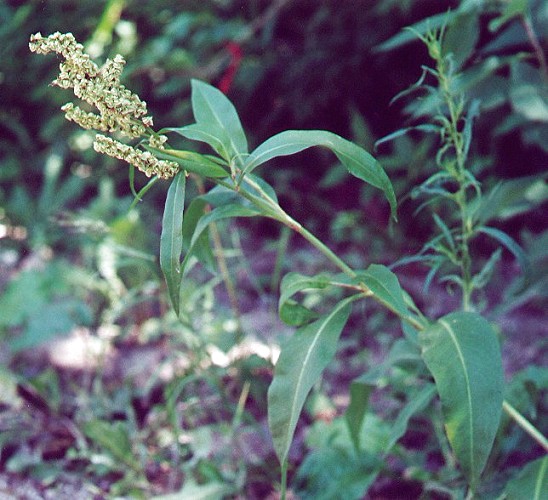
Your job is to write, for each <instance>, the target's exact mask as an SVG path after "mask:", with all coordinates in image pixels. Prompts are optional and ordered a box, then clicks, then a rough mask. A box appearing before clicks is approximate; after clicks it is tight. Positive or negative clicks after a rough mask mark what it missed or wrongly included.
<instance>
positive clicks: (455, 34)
mask: <svg viewBox="0 0 548 500" xmlns="http://www.w3.org/2000/svg"><path fill="white" fill-rule="evenodd" d="M479 33H480V29H479V16H478V12H477V11H476V12H467V13H464V14H461V15H457V16H456V17H455V18H453V19H452V20H451V23H450V24H449V26H448V27H447V29H446V31H445V35H444V37H443V42H442V47H443V52H444V54H445V55H447V54H452V61H453V62H454V63H455V65H456V67H457V68H460V67H461V66H462V64H463V63H464V62H466V60H467V59H468V58H469V57H470V54H472V51H473V50H474V48H475V46H476V42H477V41H478V38H479Z"/></svg>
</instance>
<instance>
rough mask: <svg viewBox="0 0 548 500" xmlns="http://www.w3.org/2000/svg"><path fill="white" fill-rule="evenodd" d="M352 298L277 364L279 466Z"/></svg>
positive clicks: (273, 423)
mask: <svg viewBox="0 0 548 500" xmlns="http://www.w3.org/2000/svg"><path fill="white" fill-rule="evenodd" d="M353 300H355V297H349V298H347V299H345V300H343V301H341V302H339V303H338V304H337V305H336V306H335V307H334V308H333V310H332V311H331V312H330V313H329V314H326V315H325V316H322V317H321V318H320V319H318V320H316V321H314V322H313V323H311V324H309V325H306V326H304V327H302V328H300V329H298V330H297V331H296V332H295V334H294V335H293V336H292V337H290V338H289V339H288V341H287V342H286V343H285V345H284V346H283V348H282V352H281V354H280V357H279V359H278V362H277V363H276V368H275V371H274V379H273V380H272V383H271V385H270V387H269V389H268V424H269V427H270V432H271V434H272V440H273V442H274V449H275V451H276V455H277V456H278V459H279V461H280V463H282V464H283V463H285V461H286V460H287V455H288V453H289V447H290V445H291V441H292V439H293V434H294V433H295V428H296V426H297V421H298V419H299V415H300V414H301V410H302V407H303V405H304V402H305V400H306V397H307V395H308V393H309V392H310V389H311V388H312V386H313V385H314V384H315V383H316V382H317V381H318V379H319V378H320V376H321V374H322V372H323V370H324V369H325V367H326V366H327V365H328V364H329V362H330V361H331V359H332V358H333V356H334V355H335V352H336V350H337V342H338V340H339V336H340V334H341V332H342V329H343V328H344V325H345V324H346V322H347V320H348V316H349V315H350V309H351V308H350V302H351V301H353Z"/></svg>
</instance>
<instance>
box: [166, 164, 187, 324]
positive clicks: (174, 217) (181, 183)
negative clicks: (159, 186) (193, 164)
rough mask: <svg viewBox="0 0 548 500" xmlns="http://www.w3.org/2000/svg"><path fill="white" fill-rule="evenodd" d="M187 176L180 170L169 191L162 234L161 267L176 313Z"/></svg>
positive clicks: (179, 286) (177, 309) (177, 308)
mask: <svg viewBox="0 0 548 500" xmlns="http://www.w3.org/2000/svg"><path fill="white" fill-rule="evenodd" d="M185 187H186V176H185V173H184V172H179V173H178V174H177V175H176V176H175V178H174V179H173V181H172V182H171V185H170V186H169V190H168V192H167V199H166V205H165V208H164V216H163V218H162V234H161V235H160V267H161V269H162V272H163V273H164V277H165V280H166V284H167V289H168V292H169V298H170V299H171V303H172V305H173V308H174V309H175V312H176V314H177V315H178V314H179V292H180V289H181V253H182V251H183V212H184V207H185Z"/></svg>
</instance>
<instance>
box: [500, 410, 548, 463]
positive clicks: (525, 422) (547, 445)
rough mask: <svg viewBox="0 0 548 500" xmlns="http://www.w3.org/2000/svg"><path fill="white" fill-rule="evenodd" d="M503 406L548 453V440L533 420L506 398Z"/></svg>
mask: <svg viewBox="0 0 548 500" xmlns="http://www.w3.org/2000/svg"><path fill="white" fill-rule="evenodd" d="M502 408H503V409H504V411H505V412H506V413H507V414H508V415H509V416H510V417H511V418H512V419H513V420H515V422H516V423H517V424H518V425H519V426H520V427H521V428H522V429H523V430H524V431H525V432H526V433H527V434H529V436H531V437H532V438H533V439H534V440H535V441H536V442H537V443H538V444H540V446H542V447H543V448H544V451H545V452H546V453H548V440H547V439H546V438H545V437H544V436H543V435H542V434H541V433H540V431H539V430H538V429H537V428H536V427H535V426H534V425H533V424H532V423H531V422H529V420H527V419H526V418H525V417H524V416H523V415H522V414H521V413H520V412H519V411H517V410H516V409H515V408H514V407H513V406H512V405H511V404H510V403H509V402H508V401H506V400H504V401H503V402H502Z"/></svg>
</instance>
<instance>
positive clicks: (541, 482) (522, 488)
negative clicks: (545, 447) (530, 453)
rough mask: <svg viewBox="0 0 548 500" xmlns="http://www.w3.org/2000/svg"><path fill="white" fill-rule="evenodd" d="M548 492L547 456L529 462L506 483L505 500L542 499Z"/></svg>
mask: <svg viewBox="0 0 548 500" xmlns="http://www.w3.org/2000/svg"><path fill="white" fill-rule="evenodd" d="M546 492H548V456H545V457H543V458H538V459H537V460H534V461H533V462H529V463H528V464H527V465H526V466H525V467H524V468H523V469H522V470H521V472H520V473H519V474H518V476H517V477H515V478H514V479H512V480H511V481H509V482H508V484H507V485H506V499H507V500H522V499H524V498H530V499H531V500H542V499H543V498H546Z"/></svg>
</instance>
